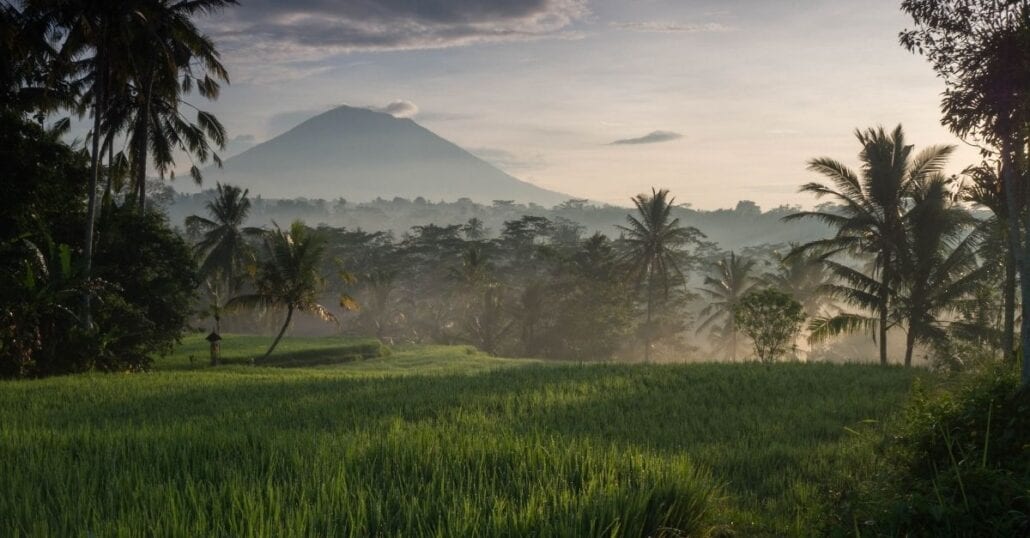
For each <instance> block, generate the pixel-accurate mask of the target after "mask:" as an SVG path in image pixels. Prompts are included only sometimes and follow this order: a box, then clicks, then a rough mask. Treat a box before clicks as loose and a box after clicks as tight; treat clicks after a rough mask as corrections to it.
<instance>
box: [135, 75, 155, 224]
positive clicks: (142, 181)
mask: <svg viewBox="0 0 1030 538" xmlns="http://www.w3.org/2000/svg"><path fill="white" fill-rule="evenodd" d="M153 89H154V77H153V76H152V75H151V76H149V77H148V79H147V92H146V95H145V96H144V98H143V99H144V100H143V110H142V111H140V113H141V114H142V117H141V123H142V125H141V126H140V128H141V129H140V130H141V131H142V133H141V138H140V144H139V147H138V148H137V149H136V151H137V154H136V158H137V159H138V160H139V164H138V167H137V168H136V189H137V192H139V195H138V197H137V198H136V204H137V210H138V211H139V214H140V215H141V216H142V215H143V213H144V212H145V211H146V209H147V141H148V139H149V137H150V102H151V100H152V99H153Z"/></svg>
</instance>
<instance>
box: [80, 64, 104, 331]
mask: <svg viewBox="0 0 1030 538" xmlns="http://www.w3.org/2000/svg"><path fill="white" fill-rule="evenodd" d="M96 56H97V57H96V75H95V76H96V88H95V91H94V94H93V140H92V143H93V147H92V153H91V155H90V157H91V162H90V166H91V169H90V174H89V187H88V190H87V191H86V196H87V200H88V202H87V204H86V229H85V234H84V235H85V237H84V238H83V250H82V256H83V273H84V275H85V278H86V279H87V280H88V279H90V278H92V277H93V231H94V230H93V229H94V226H96V219H97V183H98V182H99V181H100V125H101V117H102V116H103V113H104V106H105V104H106V97H107V96H106V92H107V88H106V82H107V80H106V79H107V62H106V61H105V59H104V53H103V47H102V46H101V47H98V48H97V53H96ZM82 325H83V326H84V327H85V328H86V329H89V328H90V327H92V326H93V319H92V306H91V305H90V296H89V293H86V294H84V295H83V297H82Z"/></svg>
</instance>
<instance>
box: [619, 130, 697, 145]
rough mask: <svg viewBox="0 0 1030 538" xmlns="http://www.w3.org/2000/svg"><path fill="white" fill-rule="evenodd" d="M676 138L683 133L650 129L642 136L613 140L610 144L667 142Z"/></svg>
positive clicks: (680, 136) (681, 136)
mask: <svg viewBox="0 0 1030 538" xmlns="http://www.w3.org/2000/svg"><path fill="white" fill-rule="evenodd" d="M678 138H683V135H681V134H679V133H674V132H672V131H652V132H650V133H647V134H646V135H644V136H639V137H636V138H623V139H621V140H616V141H615V142H612V143H611V144H610V145H612V146H630V145H634V144H657V143H659V142H668V141H670V140H676V139H678Z"/></svg>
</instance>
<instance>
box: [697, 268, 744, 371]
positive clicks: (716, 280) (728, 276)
mask: <svg viewBox="0 0 1030 538" xmlns="http://www.w3.org/2000/svg"><path fill="white" fill-rule="evenodd" d="M712 269H713V270H712V273H711V274H709V275H708V276H706V277H705V285H704V287H702V288H699V291H701V293H702V294H704V295H706V296H707V297H708V299H709V302H708V305H707V306H705V307H704V309H702V310H701V316H702V317H703V318H704V321H702V322H701V324H700V325H699V326H698V328H697V332H699V333H700V332H702V331H704V330H707V329H709V328H711V327H713V326H714V325H716V324H718V323H719V322H721V326H720V327H718V328H717V329H716V336H717V338H718V339H719V340H721V341H723V342H725V343H726V344H728V345H729V348H730V360H733V361H736V360H737V325H736V319H735V318H734V315H733V313H734V311H735V310H736V309H737V304H738V303H739V302H740V300H741V299H743V298H744V296H745V295H747V293H748V292H749V291H751V289H752V288H754V287H755V285H756V284H758V283H759V282H758V279H757V278H756V276H757V275H755V274H754V269H755V261H754V260H752V259H749V258H744V257H738V256H737V255H736V254H734V253H733V252H730V253H729V255H727V256H726V257H724V258H723V259H721V260H719V261H718V262H716V263H715V264H714V266H713V268H712Z"/></svg>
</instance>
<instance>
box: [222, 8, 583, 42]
mask: <svg viewBox="0 0 1030 538" xmlns="http://www.w3.org/2000/svg"><path fill="white" fill-rule="evenodd" d="M588 13H589V10H588V9H587V0H435V1H433V2H412V1H410V0H377V1H375V2H370V1H368V0H291V1H289V2H285V1H283V0H252V1H249V2H247V3H246V6H245V7H243V8H237V9H230V10H227V11H226V12H225V14H224V16H220V17H219V18H218V20H217V22H214V21H211V22H210V23H209V24H208V27H209V29H210V31H211V32H212V33H213V34H214V35H215V37H216V38H217V39H218V40H219V41H220V42H222V43H223V44H226V46H228V47H230V48H235V45H238V46H239V48H240V49H241V50H245V49H246V46H247V45H248V44H252V43H254V42H255V41H260V42H264V43H276V44H279V45H280V46H281V47H282V48H283V49H284V50H290V49H294V51H295V52H296V50H295V49H297V48H302V49H303V48H307V49H315V50H318V51H320V52H322V53H330V54H336V53H340V52H350V51H380V50H412V49H434V48H444V47H452V46H459V45H465V44H469V43H478V42H492V41H511V40H520V39H533V38H539V37H541V36H547V35H551V34H555V33H557V32H560V31H562V30H564V29H566V28H567V27H568V26H569V25H571V24H572V23H573V22H574V21H576V20H578V19H581V18H583V17H584V16H586V15H587V14H588Z"/></svg>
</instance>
